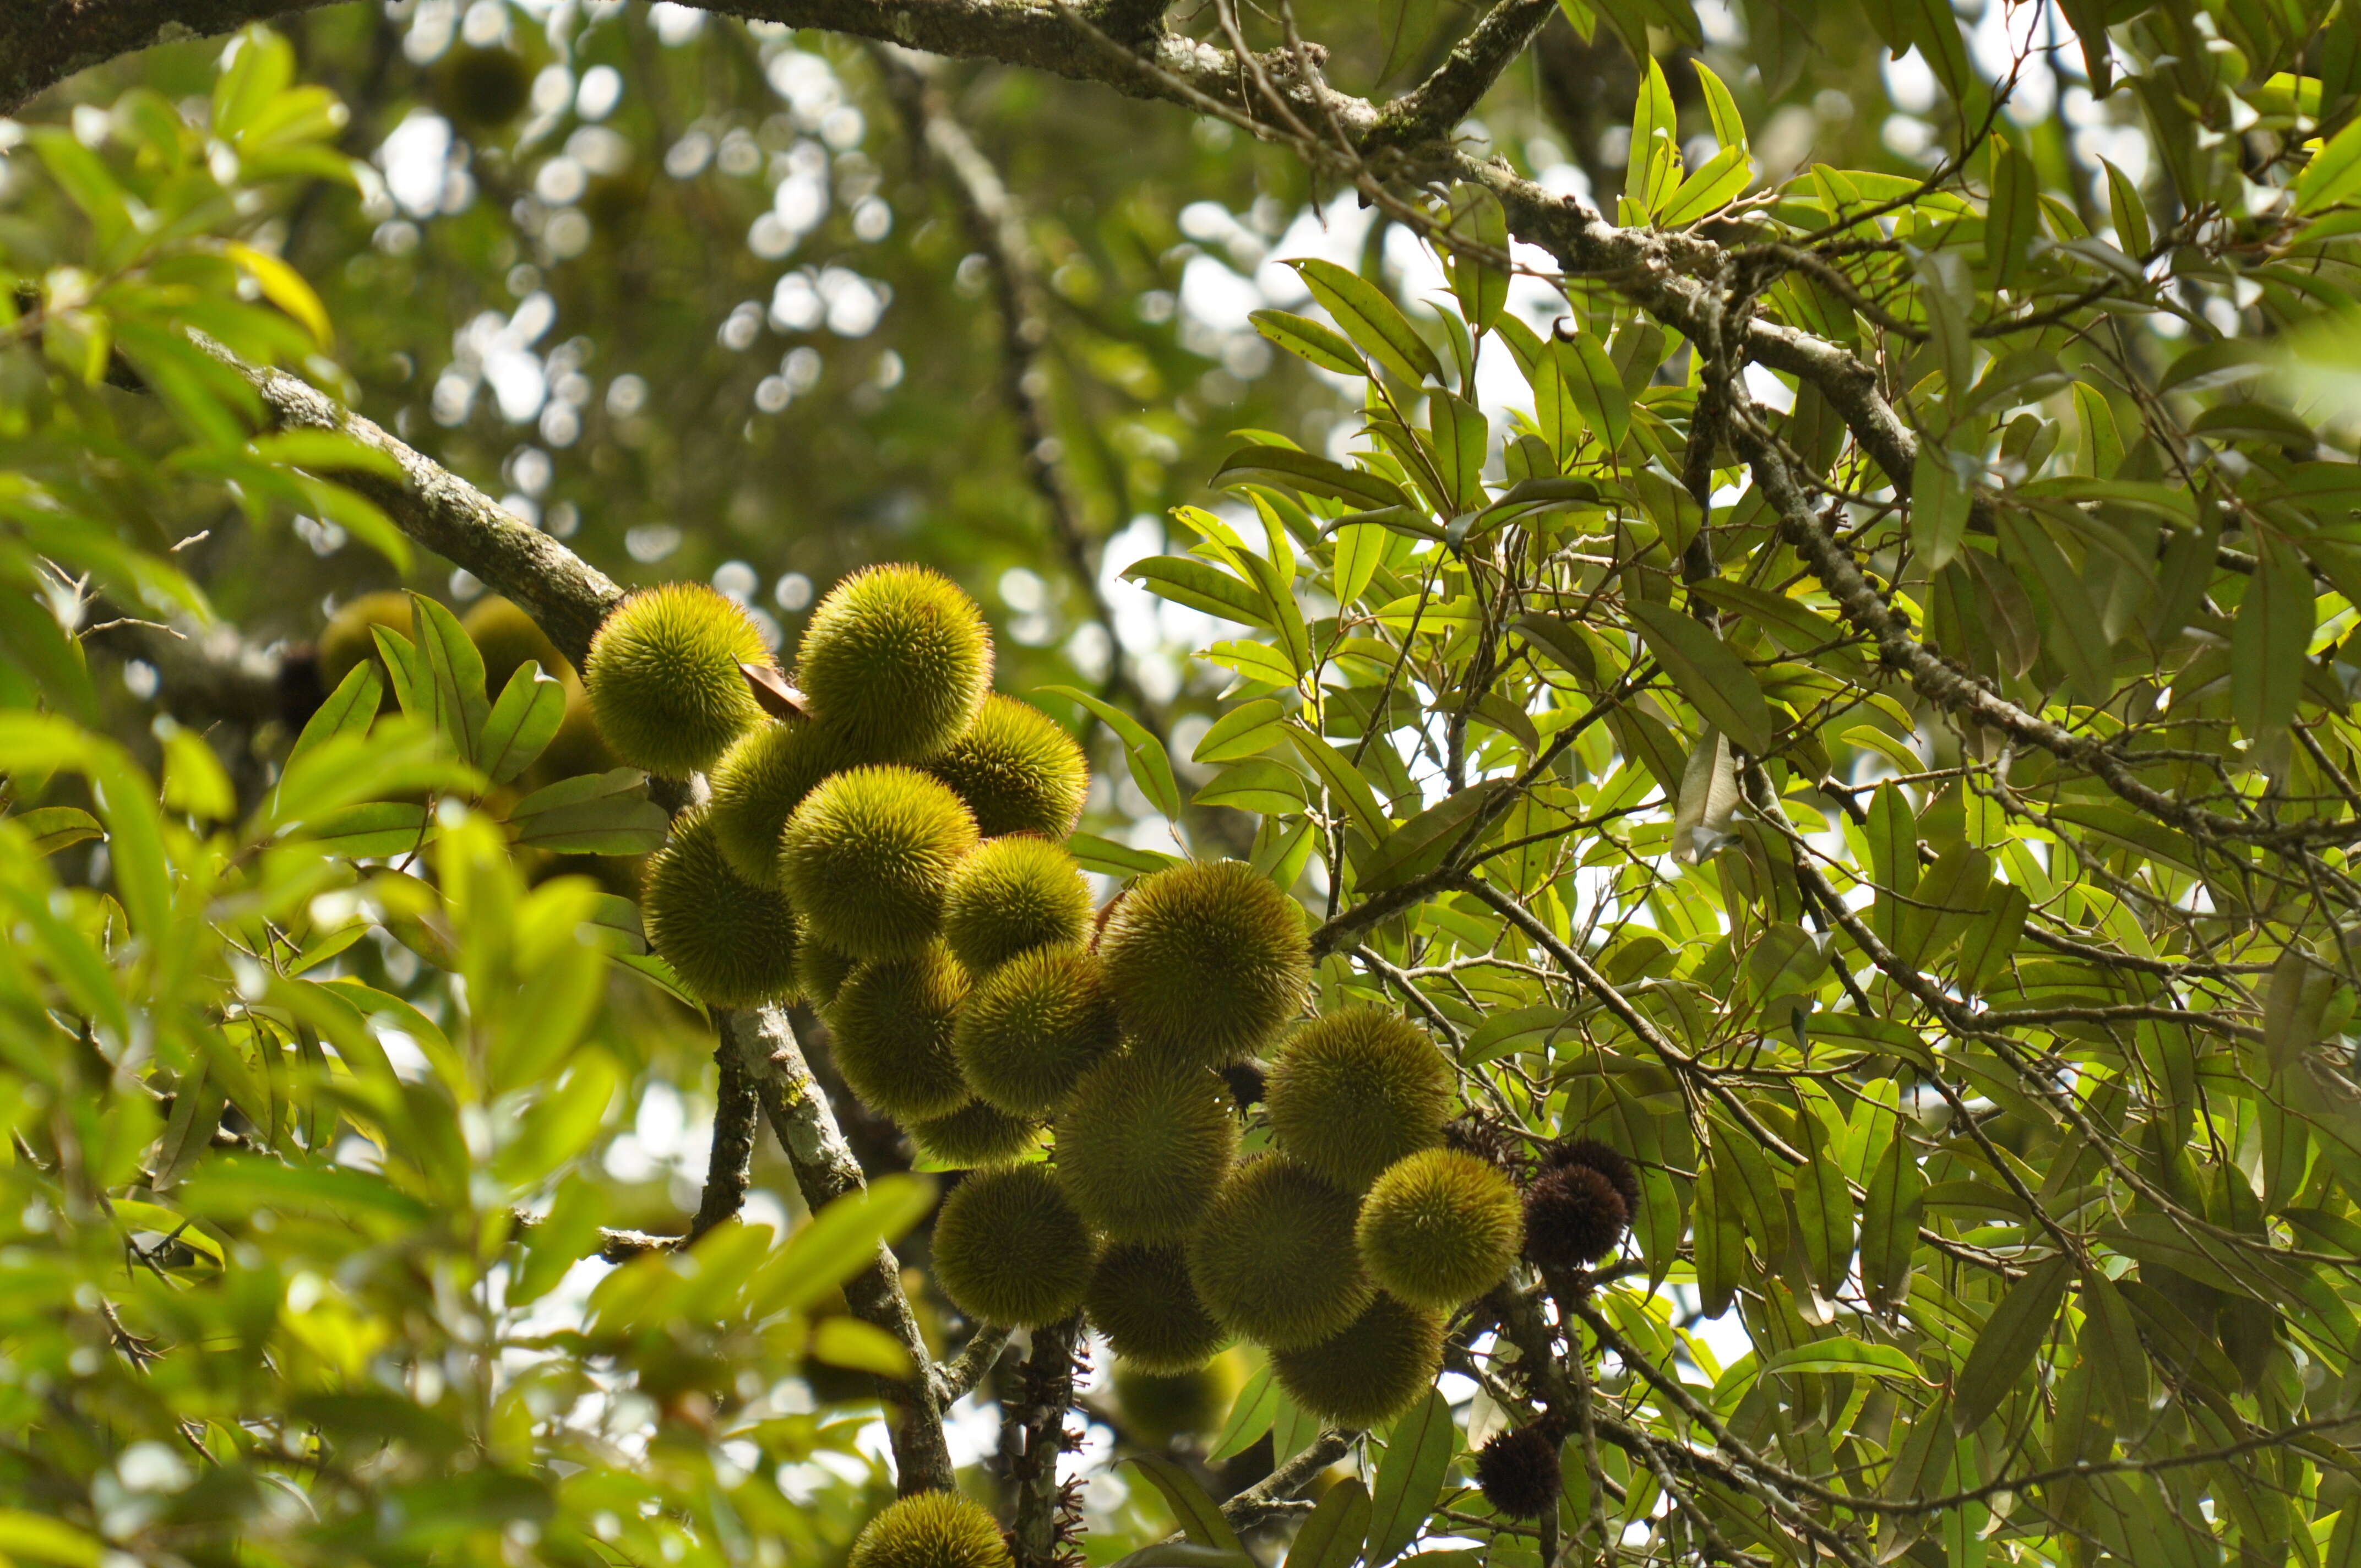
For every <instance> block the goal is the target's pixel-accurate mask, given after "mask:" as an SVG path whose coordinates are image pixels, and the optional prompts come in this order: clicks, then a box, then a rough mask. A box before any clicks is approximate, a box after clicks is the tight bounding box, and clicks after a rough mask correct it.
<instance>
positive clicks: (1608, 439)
mask: <svg viewBox="0 0 2361 1568" xmlns="http://www.w3.org/2000/svg"><path fill="white" fill-rule="evenodd" d="M1559 330H1560V332H1561V334H1564V328H1563V327H1561V328H1560V329H1559ZM1551 357H1552V358H1553V359H1554V360H1555V361H1556V364H1557V370H1558V375H1559V376H1560V377H1561V378H1563V380H1564V381H1565V389H1566V392H1567V394H1568V395H1569V396H1571V397H1572V398H1573V399H1574V404H1575V407H1576V409H1577V410H1579V411H1581V414H1582V422H1583V423H1584V424H1586V425H1587V426H1588V427H1589V429H1590V433H1592V434H1593V435H1595V436H1596V437H1598V444H1599V445H1600V446H1602V447H1604V448H1606V450H1608V451H1609V452H1616V451H1619V450H1620V449H1621V447H1622V445H1623V438H1624V436H1625V435H1627V434H1629V433H1630V432H1631V392H1630V390H1629V389H1626V388H1625V386H1624V384H1623V376H1622V372H1620V371H1619V370H1617V369H1616V368H1615V361H1614V360H1612V359H1611V358H1609V357H1608V354H1607V345H1605V344H1603V343H1601V342H1599V341H1598V338H1597V337H1596V336H1594V335H1593V334H1590V333H1589V332H1587V331H1584V330H1577V331H1576V332H1574V333H1573V334H1570V335H1560V336H1558V337H1557V338H1555V339H1554V345H1553V347H1552V349H1551Z"/></svg>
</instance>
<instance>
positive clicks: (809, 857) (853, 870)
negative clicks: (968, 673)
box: [779, 767, 975, 959]
mask: <svg viewBox="0 0 2361 1568" xmlns="http://www.w3.org/2000/svg"><path fill="white" fill-rule="evenodd" d="M974 847H975V818H974V817H972V816H970V815H969V814H968V809H967V806H966V805H965V804H964V803H962V802H961V799H960V797H959V796H957V795H953V794H952V793H951V792H950V788H949V787H948V786H946V785H945V784H941V783H940V782H939V781H938V780H935V779H930V778H928V776H927V775H926V774H924V773H918V772H917V771H916V770H915V769H911V768H902V767H873V768H851V769H849V770H847V771H846V772H844V773H833V774H830V775H829V777H828V778H827V779H826V780H824V781H823V782H822V783H821V784H820V786H819V787H818V789H815V790H813V791H812V792H811V793H810V794H809V795H806V796H804V799H803V804H802V805H800V806H796V809H795V815H793V816H792V817H788V818H787V826H786V828H785V831H784V832H783V833H781V834H780V835H779V881H780V885H781V886H783V887H785V889H786V892H787V897H788V898H789V899H790V900H791V901H792V902H793V903H794V905H795V906H796V909H797V910H798V911H800V912H801V913H802V915H803V916H804V918H805V919H806V920H807V921H809V922H810V923H811V928H812V935H813V936H815V937H817V938H819V940H820V941H822V942H824V943H826V944H827V945H828V946H829V947H831V948H835V949H836V950H837V951H838V952H840V953H848V954H851V956H852V957H854V958H856V959H887V958H894V957H897V956H899V955H901V954H905V953H914V952H917V950H918V949H919V948H923V947H925V946H926V945H927V943H928V941H929V940H930V939H931V938H933V936H934V934H935V929H936V927H938V926H939V925H940V924H941V921H942V914H943V892H944V890H945V889H946V888H948V887H949V886H950V880H951V871H952V868H954V867H956V866H957V865H958V864H959V863H960V861H961V858H962V857H964V856H965V855H966V854H967V852H968V851H969V850H972V849H973V848H974Z"/></svg>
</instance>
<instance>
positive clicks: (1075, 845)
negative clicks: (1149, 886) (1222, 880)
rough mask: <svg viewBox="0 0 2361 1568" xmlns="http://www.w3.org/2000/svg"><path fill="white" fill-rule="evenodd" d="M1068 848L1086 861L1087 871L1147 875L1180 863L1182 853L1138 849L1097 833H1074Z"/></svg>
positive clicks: (1068, 841) (1074, 854)
mask: <svg viewBox="0 0 2361 1568" xmlns="http://www.w3.org/2000/svg"><path fill="white" fill-rule="evenodd" d="M1066 850H1067V852H1068V853H1069V854H1071V855H1072V856H1073V857H1074V859H1075V860H1076V861H1080V862H1081V863H1082V869H1083V870H1085V871H1093V872H1105V873H1106V874H1107V875H1109V876H1124V877H1128V876H1145V875H1147V874H1148V872H1160V871H1162V870H1163V869H1164V868H1165V867H1167V866H1177V865H1179V864H1180V856H1178V855H1168V854H1166V853H1164V852H1163V851H1162V850H1135V849H1133V848H1132V847H1131V846H1130V845H1129V844H1119V843H1117V842H1115V840H1114V839H1103V838H1101V837H1099V835H1097V834H1096V833H1074V834H1070V835H1069V836H1068V837H1067V839H1066Z"/></svg>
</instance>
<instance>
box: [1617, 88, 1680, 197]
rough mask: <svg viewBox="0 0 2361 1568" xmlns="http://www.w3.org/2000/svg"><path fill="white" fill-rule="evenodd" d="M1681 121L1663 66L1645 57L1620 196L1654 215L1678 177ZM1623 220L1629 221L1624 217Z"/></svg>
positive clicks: (1632, 113) (1633, 105)
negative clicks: (1644, 72) (1646, 70)
mask: <svg viewBox="0 0 2361 1568" xmlns="http://www.w3.org/2000/svg"><path fill="white" fill-rule="evenodd" d="M1679 136H1680V121H1679V116H1678V112H1677V111H1676V110H1675V108H1674V106H1673V89H1672V86H1671V84H1670V83H1668V82H1665V80H1664V67H1663V66H1661V65H1658V64H1657V63H1656V61H1655V58H1654V57H1653V55H1651V56H1650V57H1649V59H1648V75H1647V79H1646V80H1645V81H1643V82H1641V83H1640V94H1639V97H1638V99H1637V101H1636V102H1634V104H1632V107H1631V150H1630V152H1629V153H1628V154H1627V155H1626V156H1627V158H1628V159H1629V161H1628V162H1627V163H1625V165H1624V167H1623V196H1624V199H1625V200H1626V201H1628V202H1631V203H1632V204H1633V205H1634V206H1636V207H1637V208H1638V209H1639V210H1640V212H1641V213H1642V214H1648V215H1651V216H1653V214H1654V213H1655V211H1656V208H1657V204H1658V203H1661V202H1662V201H1663V200H1664V197H1665V196H1666V195H1667V194H1669V193H1670V192H1671V191H1672V189H1673V187H1674V185H1675V182H1676V181H1678V180H1679V179H1680V167H1681V155H1680V146H1679ZM1626 221H1627V222H1628V221H1630V220H1629V218H1628V217H1627V219H1626Z"/></svg>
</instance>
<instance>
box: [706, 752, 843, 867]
mask: <svg viewBox="0 0 2361 1568" xmlns="http://www.w3.org/2000/svg"><path fill="white" fill-rule="evenodd" d="M840 762H842V758H841V757H840V755H839V754H838V752H837V750H836V748H835V747H834V746H833V745H831V744H830V743H829V736H828V732H827V731H826V730H824V729H821V728H820V727H819V726H818V724H815V723H813V722H811V721H810V720H808V719H800V718H790V719H785V720H776V721H774V722H771V723H768V724H758V725H756V726H755V727H754V728H753V729H749V730H748V731H746V733H745V734H743V735H741V736H740V737H738V739H737V740H733V741H731V742H730V750H728V751H724V752H722V753H721V760H720V761H719V762H716V763H714V764H713V771H712V772H711V773H708V775H707V779H708V782H709V783H710V784H712V786H713V831H714V833H715V834H716V835H717V836H718V837H719V839H720V840H721V852H722V853H723V854H725V855H727V856H729V857H730V869H731V870H733V871H735V872H737V873H738V874H739V875H740V876H741V877H744V878H745V879H746V880H747V881H748V882H759V883H763V884H765V885H766V886H775V885H776V884H777V883H778V880H779V835H780V834H781V833H782V832H784V831H785V829H786V826H787V818H788V817H792V816H794V815H795V810H796V806H801V805H802V804H803V800H804V796H806V795H809V794H810V793H811V792H812V791H813V790H814V789H815V788H817V787H818V784H819V782H820V780H822V779H824V778H826V777H828V775H829V773H833V772H835V771H836V769H837V767H838V765H839V764H840Z"/></svg>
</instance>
